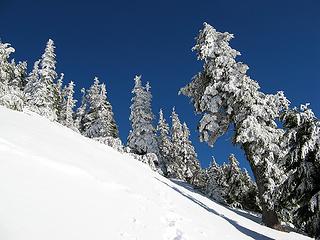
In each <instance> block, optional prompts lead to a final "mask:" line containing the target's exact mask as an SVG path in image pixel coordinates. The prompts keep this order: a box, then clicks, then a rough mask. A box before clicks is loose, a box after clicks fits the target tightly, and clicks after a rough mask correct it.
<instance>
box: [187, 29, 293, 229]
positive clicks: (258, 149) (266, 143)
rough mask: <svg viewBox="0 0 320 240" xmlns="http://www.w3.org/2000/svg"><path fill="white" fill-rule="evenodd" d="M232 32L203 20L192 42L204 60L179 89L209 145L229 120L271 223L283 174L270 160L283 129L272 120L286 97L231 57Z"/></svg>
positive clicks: (283, 106) (264, 215)
mask: <svg viewBox="0 0 320 240" xmlns="http://www.w3.org/2000/svg"><path fill="white" fill-rule="evenodd" d="M232 38H233V35H232V34H229V33H220V32H217V31H216V30H215V29H214V28H213V27H212V26H210V25H209V24H207V23H205V24H204V28H203V29H202V30H201V31H200V33H199V35H198V37H197V43H196V45H195V46H194V48H193V50H195V51H197V54H198V59H199V60H203V61H204V68H203V71H202V72H200V73H198V74H197V75H196V76H195V77H194V78H193V81H192V82H191V83H190V84H188V85H187V86H186V87H184V88H182V89H181V93H182V94H184V95H186V96H188V97H190V98H191V100H192V102H193V105H194V107H195V109H196V111H197V112H198V113H200V114H202V119H201V120H200V122H199V127H198V129H199V132H200V139H201V141H205V142H208V143H209V144H210V145H212V144H213V143H214V142H215V141H216V139H217V138H218V137H219V136H221V135H223V134H224V133H225V132H226V131H227V130H228V128H229V126H230V125H234V129H235V131H234V133H235V135H234V143H235V144H239V145H240V146H241V147H242V148H243V149H244V151H245V153H246V157H247V159H248V161H249V162H250V166H251V168H252V171H253V173H254V176H255V179H256V182H257V186H258V190H259V198H260V204H261V207H262V221H263V222H264V223H265V224H266V225H267V226H269V227H274V228H277V227H280V222H279V218H278V216H277V214H276V211H275V206H276V204H277V194H276V193H275V191H274V190H275V189H276V186H277V185H278V184H279V183H280V181H281V177H282V176H283V174H282V172H281V170H280V169H279V167H278V166H279V164H278V163H277V162H276V161H277V160H278V159H279V158H281V149H280V148H279V141H280V138H281V137H282V135H283V131H282V130H281V129H279V128H277V125H276V122H275V120H276V118H278V117H279V114H280V113H281V111H282V110H283V109H286V108H287V107H288V101H287V100H286V98H285V97H284V95H283V93H282V92H278V93H277V94H275V95H272V94H269V95H267V94H264V93H262V92H260V91H259V88H260V87H259V85H258V83H257V82H256V81H254V80H252V79H250V77H249V76H248V75H246V72H247V70H248V66H247V65H245V64H243V63H241V62H237V61H236V57H237V56H238V55H240V53H239V52H238V51H236V50H235V49H232V48H231V47H230V46H229V41H230V40H231V39H232Z"/></svg>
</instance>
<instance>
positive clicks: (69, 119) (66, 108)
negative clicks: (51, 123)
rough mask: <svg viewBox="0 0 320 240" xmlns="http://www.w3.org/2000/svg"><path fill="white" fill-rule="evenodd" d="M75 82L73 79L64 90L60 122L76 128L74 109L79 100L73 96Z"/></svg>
mask: <svg viewBox="0 0 320 240" xmlns="http://www.w3.org/2000/svg"><path fill="white" fill-rule="evenodd" d="M73 95H74V83H73V82H72V81H71V82H70V83H69V84H68V86H67V87H65V88H64V90H63V95H62V106H61V112H60V123H61V124H63V125H65V126H66V127H68V128H71V129H75V123H74V118H73V117H74V111H73V108H74V107H75V105H76V102H77V100H75V99H74V98H73Z"/></svg>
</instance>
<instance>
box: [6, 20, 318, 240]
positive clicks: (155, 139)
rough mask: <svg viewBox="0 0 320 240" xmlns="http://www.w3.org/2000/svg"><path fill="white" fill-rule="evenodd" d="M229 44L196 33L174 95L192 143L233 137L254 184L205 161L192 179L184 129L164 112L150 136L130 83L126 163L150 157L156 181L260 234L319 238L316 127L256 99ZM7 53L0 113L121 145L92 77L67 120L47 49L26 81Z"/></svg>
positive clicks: (279, 96)
mask: <svg viewBox="0 0 320 240" xmlns="http://www.w3.org/2000/svg"><path fill="white" fill-rule="evenodd" d="M232 38H233V35H232V34H229V33H221V32H218V31H216V30H215V29H214V28H213V27H212V26H210V25H209V24H207V23H205V24H204V28H203V29H202V30H201V31H200V32H199V35H198V37H197V40H196V45H195V46H194V48H193V50H194V51H196V52H197V55H198V59H199V60H202V61H203V62H204V66H203V70H202V71H201V72H199V73H198V74H196V75H195V76H194V78H193V80H192V82H191V83H189V84H188V85H187V86H185V87H184V88H182V89H181V90H180V93H182V94H184V95H185V96H187V97H189V98H190V99H191V101H192V103H193V105H194V108H195V110H196V112H197V113H199V114H201V115H202V118H201V120H200V122H199V126H198V130H199V133H200V140H201V141H204V142H207V143H208V144H209V145H211V146H212V145H213V144H214V142H215V141H216V139H217V138H218V137H219V136H221V135H223V134H225V133H226V132H227V131H228V129H229V128H230V127H232V129H234V130H233V132H234V135H233V143H234V144H237V145H239V146H241V148H242V149H243V150H244V152H245V155H246V157H247V159H248V161H249V163H250V166H251V169H252V172H253V174H254V177H255V180H256V182H254V181H252V180H251V178H250V176H249V174H248V172H247V171H246V170H242V169H241V168H240V167H239V162H238V161H237V159H236V158H235V156H234V155H230V157H229V163H227V164H223V165H222V166H219V165H218V164H217V163H216V162H215V161H214V160H213V161H212V163H211V165H210V166H209V168H207V169H202V168H201V167H200V164H199V160H198V158H197V153H196V151H195V148H194V146H193V145H192V142H191V141H190V131H189V129H188V126H187V124H186V123H182V122H181V121H180V119H179V116H178V114H177V113H176V111H175V109H174V108H173V111H172V114H171V121H172V123H171V127H170V126H169V124H168V123H167V121H166V119H165V117H164V115H163V112H162V110H160V113H159V120H158V125H157V126H154V120H155V116H154V114H153V112H152V107H151V106H152V94H151V87H150V84H149V83H146V84H145V85H143V84H142V80H141V76H136V77H135V78H134V81H135V85H134V88H133V90H132V94H133V97H132V99H131V102H132V104H131V107H130V109H131V114H130V121H131V127H132V129H131V131H130V132H129V135H128V138H127V147H126V149H128V152H130V153H132V154H135V156H148V154H153V156H156V157H155V158H154V162H156V165H157V170H158V171H159V172H161V173H162V174H163V175H164V176H166V177H170V178H178V179H181V180H184V181H187V182H188V183H190V184H192V185H193V186H194V187H195V188H197V189H199V190H200V191H202V192H203V193H204V194H206V195H207V196H209V197H211V198H212V199H215V200H216V201H219V202H221V203H224V204H228V205H231V206H236V207H242V208H244V209H249V210H254V211H261V212H262V221H263V223H264V224H265V225H267V226H269V227H273V228H281V225H280V221H286V222H290V223H293V224H294V225H295V226H296V228H297V229H299V230H301V231H304V232H307V233H308V234H309V235H310V236H316V237H318V238H319V237H320V178H319V176H320V120H319V119H318V118H317V117H316V116H315V115H314V113H313V112H312V110H311V109H310V108H309V107H308V105H302V106H301V109H297V108H293V109H292V108H290V106H289V101H288V100H287V99H286V97H285V96H284V94H283V92H277V93H276V94H265V93H263V92H262V91H261V90H260V87H259V84H258V83H257V82H256V81H254V80H252V79H251V78H250V77H249V76H248V75H247V70H248V66H247V65H245V64H244V63H242V62H237V60H236V57H237V56H238V55H240V53H239V52H238V51H237V50H235V49H233V48H231V46H230V45H229V41H230V40H231V39H232ZM13 52H14V49H13V48H12V47H11V46H10V44H8V43H2V42H0V60H1V61H0V105H3V106H6V107H8V108H11V109H14V110H19V111H22V110H24V109H28V110H30V111H33V112H36V113H38V114H40V115H42V116H44V117H46V118H49V119H50V120H52V121H57V122H59V123H61V124H63V125H64V126H66V127H68V128H71V129H73V130H74V131H77V132H79V133H81V134H82V135H84V136H86V137H89V138H93V139H97V140H99V141H101V142H104V143H107V144H108V145H112V146H113V145H114V143H115V142H117V141H118V142H120V144H121V141H120V140H119V131H118V127H117V124H116V121H115V119H114V114H113V110H112V106H111V104H110V102H109V100H108V97H107V91H106V85H105V84H104V83H100V81H99V79H98V78H97V77H95V78H94V81H93V84H92V85H91V87H90V88H89V89H82V90H81V92H82V99H81V102H80V104H79V106H78V108H77V109H76V110H74V109H75V107H76V103H77V100H76V99H74V87H75V85H74V83H73V82H72V81H71V82H69V83H68V84H66V85H65V84H64V83H63V78H64V75H63V74H60V76H59V74H58V73H57V72H56V55H55V46H54V42H53V41H52V40H49V41H48V42H47V45H46V48H45V50H44V53H43V55H42V57H41V58H40V59H39V60H38V61H36V62H35V63H34V66H33V69H32V70H31V72H30V73H28V72H27V63H26V62H18V63H16V62H15V61H14V60H10V55H11V54H12V53H13ZM279 122H281V123H282V124H281V126H282V127H279V126H278V124H277V123H279ZM118 147H119V146H118Z"/></svg>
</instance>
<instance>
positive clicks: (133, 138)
mask: <svg viewBox="0 0 320 240" xmlns="http://www.w3.org/2000/svg"><path fill="white" fill-rule="evenodd" d="M134 81H135V86H134V88H133V90H132V93H133V98H132V99H131V102H132V104H131V107H130V109H131V114H130V118H129V119H130V121H131V128H132V130H131V131H130V133H129V136H128V140H127V145H128V146H129V147H130V148H131V149H132V151H133V152H134V153H137V154H141V155H143V154H146V153H155V154H158V152H159V150H158V145H157V138H156V130H155V128H154V127H153V123H152V122H153V118H154V116H153V113H152V109H151V100H152V96H151V92H150V85H149V84H148V83H147V84H146V87H143V86H142V84H141V76H136V77H135V78H134Z"/></svg>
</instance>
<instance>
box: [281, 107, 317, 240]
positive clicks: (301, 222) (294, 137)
mask: <svg viewBox="0 0 320 240" xmlns="http://www.w3.org/2000/svg"><path fill="white" fill-rule="evenodd" d="M282 120H283V122H284V127H285V128H286V130H287V131H286V134H285V136H284V138H283V139H284V141H283V142H284V144H285V146H286V147H287V154H286V156H285V158H284V161H283V165H284V167H285V169H286V170H287V172H288V174H287V176H288V177H287V179H286V181H285V182H284V184H283V186H282V188H283V193H282V200H283V202H282V203H283V204H284V206H286V207H287V209H288V210H289V211H290V212H292V214H293V217H292V220H293V223H294V224H295V225H296V226H298V227H299V228H300V229H301V230H303V231H305V232H307V233H308V234H309V235H310V236H312V237H318V238H320V120H319V119H317V118H316V116H315V115H314V113H313V112H312V110H311V109H310V108H308V104H307V105H301V108H300V111H299V110H298V109H296V108H294V109H290V110H288V111H286V112H284V114H283V116H282Z"/></svg>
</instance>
